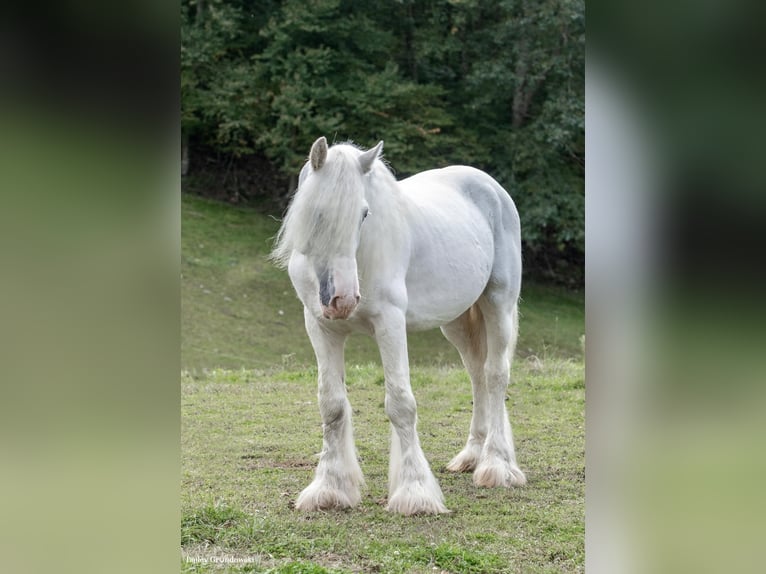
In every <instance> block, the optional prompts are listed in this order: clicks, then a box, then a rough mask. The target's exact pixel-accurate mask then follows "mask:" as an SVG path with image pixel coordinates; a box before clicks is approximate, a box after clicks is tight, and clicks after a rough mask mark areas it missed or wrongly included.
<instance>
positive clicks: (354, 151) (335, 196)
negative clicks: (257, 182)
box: [272, 144, 364, 266]
mask: <svg viewBox="0 0 766 574" xmlns="http://www.w3.org/2000/svg"><path fill="white" fill-rule="evenodd" d="M358 156H359V150H358V148H356V147H354V146H352V145H348V144H339V145H335V146H333V147H331V148H330V149H329V150H328V153H327V158H326V161H325V162H324V164H323V165H322V167H321V169H319V170H313V171H311V172H310V173H306V174H305V175H304V170H305V169H306V168H305V167H304V170H302V173H301V175H302V176H304V177H303V178H302V179H303V181H301V183H300V186H299V188H298V190H297V191H296V193H295V196H294V197H293V200H292V203H291V204H290V207H289V209H288V210H287V214H286V215H285V218H284V220H283V222H282V228H281V229H280V230H279V234H278V235H277V242H276V246H275V248H274V251H273V252H272V259H274V261H275V262H276V263H277V264H280V265H282V266H286V265H287V263H288V262H289V260H290V254H291V253H292V251H293V250H298V251H300V252H302V253H304V254H306V255H308V256H309V257H310V258H312V259H317V260H321V259H324V260H329V259H330V258H332V257H333V256H337V255H345V254H347V252H349V251H351V250H353V249H354V245H353V242H354V241H355V239H356V232H357V230H358V227H359V217H360V214H361V212H362V206H363V204H364V179H363V175H362V173H361V170H360V168H359V163H358V160H357V158H358ZM309 169H311V167H309Z"/></svg>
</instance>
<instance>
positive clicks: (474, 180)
mask: <svg viewBox="0 0 766 574" xmlns="http://www.w3.org/2000/svg"><path fill="white" fill-rule="evenodd" d="M399 185H400V187H401V189H402V191H403V192H404V193H405V194H406V195H407V197H408V198H410V199H411V200H412V201H413V202H415V203H416V204H421V205H426V206H428V205H432V206H438V205H439V204H440V203H441V202H440V201H439V200H440V199H442V200H444V199H446V198H445V194H449V193H456V194H458V195H459V196H461V197H462V198H464V199H465V200H467V201H468V202H470V203H471V204H473V205H475V206H476V207H477V208H479V210H480V211H481V212H482V213H483V214H484V216H485V217H486V218H487V219H488V220H489V221H495V220H496V219H497V218H498V217H500V218H501V220H500V221H501V226H500V227H502V229H504V230H505V231H506V232H507V233H511V234H512V235H516V236H518V235H519V234H520V225H519V214H518V211H517V210H516V206H515V204H514V203H513V199H511V196H510V195H509V194H508V192H507V191H506V190H505V189H504V188H503V187H502V186H501V185H500V184H499V183H498V182H497V181H496V180H495V179H494V178H493V177H492V176H490V175H489V174H488V173H486V172H483V171H481V170H479V169H476V168H474V167H470V166H465V165H453V166H449V167H444V168H440V169H431V170H428V171H423V172H420V173H418V174H415V175H413V176H411V177H408V178H407V179H403V180H401V181H400V182H399Z"/></svg>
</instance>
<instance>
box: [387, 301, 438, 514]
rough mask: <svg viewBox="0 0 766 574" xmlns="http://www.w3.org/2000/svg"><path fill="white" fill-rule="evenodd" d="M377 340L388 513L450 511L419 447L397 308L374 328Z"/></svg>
mask: <svg viewBox="0 0 766 574" xmlns="http://www.w3.org/2000/svg"><path fill="white" fill-rule="evenodd" d="M375 338H376V340H377V343H378V346H379V348H380V357H381V360H382V362H383V371H384V373H385V379H386V401H385V405H386V407H385V408H386V414H387V415H388V418H389V419H390V420H391V460H390V466H389V472H388V510H389V511H391V512H398V513H400V514H405V515H411V514H439V513H442V512H449V510H447V508H446V507H445V506H444V496H443V495H442V491H441V489H440V488H439V483H438V482H436V477H434V475H433V473H432V472H431V468H430V467H429V466H428V461H427V460H426V457H425V455H424V454H423V450H422V449H421V448H420V440H419V439H418V434H417V411H416V404H415V397H414V395H413V394H412V388H411V387H410V369H409V362H408V357H407V330H406V323H405V317H404V313H403V312H402V311H401V310H399V309H395V308H392V309H390V310H389V311H387V312H385V313H383V314H382V315H381V317H380V318H379V321H378V323H377V324H376V325H375Z"/></svg>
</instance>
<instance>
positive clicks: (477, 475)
mask: <svg viewBox="0 0 766 574" xmlns="http://www.w3.org/2000/svg"><path fill="white" fill-rule="evenodd" d="M473 483H474V484H475V485H476V486H481V487H485V488H494V487H497V486H502V487H506V488H509V487H511V486H523V485H525V484H526V483H527V477H526V476H524V473H523V472H521V469H520V468H519V467H518V466H515V465H511V464H510V463H508V462H505V461H502V462H501V461H498V462H494V463H489V464H481V465H479V467H478V468H477V469H476V471H475V472H474V473H473Z"/></svg>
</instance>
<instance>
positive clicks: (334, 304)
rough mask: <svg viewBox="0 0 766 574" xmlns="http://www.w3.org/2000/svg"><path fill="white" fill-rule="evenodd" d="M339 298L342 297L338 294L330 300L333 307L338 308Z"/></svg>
mask: <svg viewBox="0 0 766 574" xmlns="http://www.w3.org/2000/svg"><path fill="white" fill-rule="evenodd" d="M338 299H340V297H338V296H337V295H336V296H335V297H333V298H332V299H331V300H330V307H332V308H333V309H337V308H338Z"/></svg>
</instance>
